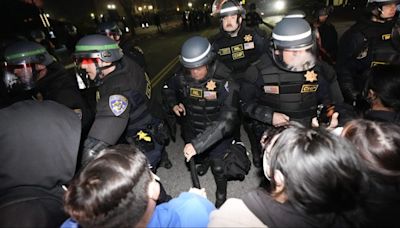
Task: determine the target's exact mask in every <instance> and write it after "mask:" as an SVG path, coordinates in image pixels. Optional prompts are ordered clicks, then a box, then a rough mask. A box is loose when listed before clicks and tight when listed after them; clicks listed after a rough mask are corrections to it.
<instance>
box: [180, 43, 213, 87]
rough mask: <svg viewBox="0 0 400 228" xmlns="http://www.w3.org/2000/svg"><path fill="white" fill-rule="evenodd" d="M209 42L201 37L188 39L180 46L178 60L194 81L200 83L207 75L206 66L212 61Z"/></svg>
mask: <svg viewBox="0 0 400 228" xmlns="http://www.w3.org/2000/svg"><path fill="white" fill-rule="evenodd" d="M214 57H215V54H214V53H213V52H212V51H211V44H210V42H209V41H208V40H207V39H206V38H204V37H201V36H194V37H192V38H189V39H188V40H187V41H185V43H184V44H183V45H182V48H181V55H180V56H179V60H180V62H181V64H182V65H183V66H184V67H185V68H186V69H187V70H188V71H189V72H190V76H191V77H192V79H194V80H195V81H202V80H204V79H205V78H206V76H207V74H208V64H210V63H211V62H212V61H213V60H214Z"/></svg>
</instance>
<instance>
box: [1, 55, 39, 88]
mask: <svg viewBox="0 0 400 228" xmlns="http://www.w3.org/2000/svg"><path fill="white" fill-rule="evenodd" d="M2 69H3V70H2V73H3V77H2V78H3V81H4V84H5V85H6V87H7V90H8V91H15V90H31V89H33V88H34V87H35V85H36V80H37V71H36V70H35V64H31V63H25V62H22V63H20V64H18V65H9V64H7V62H5V63H3V67H2Z"/></svg>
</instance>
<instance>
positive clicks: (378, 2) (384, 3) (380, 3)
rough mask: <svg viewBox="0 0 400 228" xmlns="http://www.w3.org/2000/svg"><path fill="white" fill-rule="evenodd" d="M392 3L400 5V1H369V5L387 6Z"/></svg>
mask: <svg viewBox="0 0 400 228" xmlns="http://www.w3.org/2000/svg"><path fill="white" fill-rule="evenodd" d="M390 3H399V0H368V4H377V5H380V6H382V5H386V4H390Z"/></svg>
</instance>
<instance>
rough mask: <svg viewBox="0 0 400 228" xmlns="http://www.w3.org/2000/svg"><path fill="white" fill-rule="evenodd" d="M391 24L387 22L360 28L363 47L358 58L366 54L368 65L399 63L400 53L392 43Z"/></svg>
mask: <svg viewBox="0 0 400 228" xmlns="http://www.w3.org/2000/svg"><path fill="white" fill-rule="evenodd" d="M393 26H394V24H393V23H391V22H387V23H384V24H379V25H376V26H366V27H364V28H361V30H360V32H361V33H362V34H363V35H364V37H365V44H364V46H365V48H364V49H363V50H362V52H361V53H360V54H359V56H358V58H362V57H363V55H365V54H366V55H367V58H368V59H369V61H370V67H373V66H375V65H379V64H400V61H399V59H400V53H399V52H398V51H397V50H396V49H395V48H394V46H393V43H392V29H393ZM363 52H364V53H363Z"/></svg>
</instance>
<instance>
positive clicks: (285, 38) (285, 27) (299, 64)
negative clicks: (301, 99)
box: [271, 18, 316, 72]
mask: <svg viewBox="0 0 400 228" xmlns="http://www.w3.org/2000/svg"><path fill="white" fill-rule="evenodd" d="M271 41H272V48H273V53H272V54H273V57H274V60H275V62H276V64H277V65H278V66H279V67H281V68H284V69H285V70H290V71H295V72H298V71H305V70H309V69H311V68H312V67H314V66H315V58H316V47H315V46H316V45H315V39H314V35H313V32H312V30H311V27H310V25H309V24H308V22H307V21H306V20H304V19H302V18H283V19H282V20H281V21H280V22H279V23H277V24H276V26H275V27H274V29H273V30H272V37H271ZM284 52H285V53H284ZM287 52H296V53H298V54H299V55H298V56H297V57H294V59H293V60H291V61H290V62H288V61H287V59H285V58H284V56H283V55H284V54H287Z"/></svg>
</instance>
